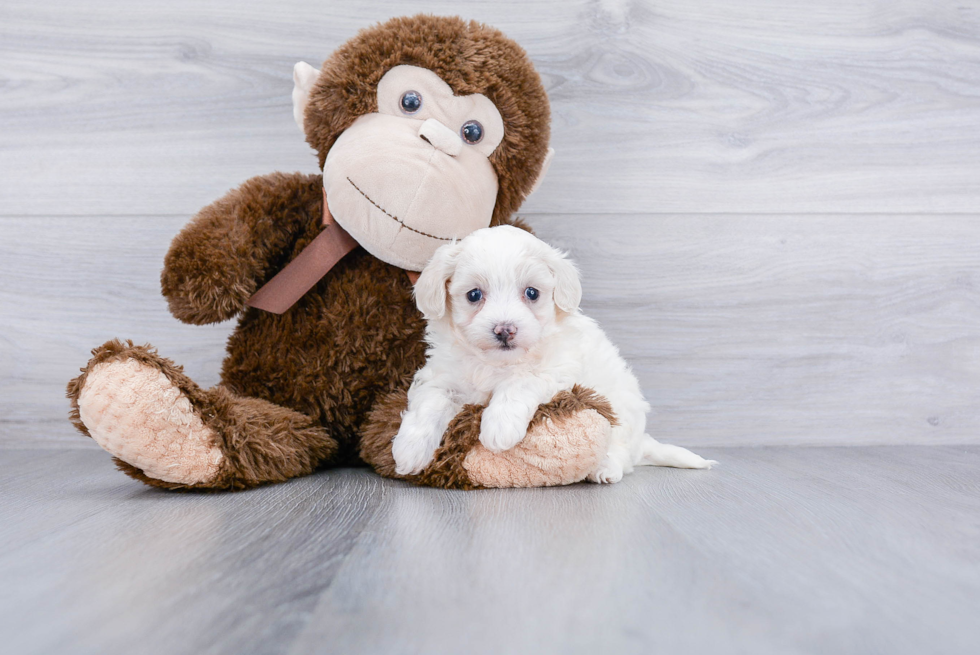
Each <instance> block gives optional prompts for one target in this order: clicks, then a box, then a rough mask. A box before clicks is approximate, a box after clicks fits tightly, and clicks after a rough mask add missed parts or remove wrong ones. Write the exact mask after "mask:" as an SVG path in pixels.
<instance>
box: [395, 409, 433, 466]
mask: <svg viewBox="0 0 980 655" xmlns="http://www.w3.org/2000/svg"><path fill="white" fill-rule="evenodd" d="M406 418H407V417H406ZM428 436H429V435H427V434H426V433H425V431H424V430H422V429H421V426H418V425H416V424H414V422H412V421H405V420H403V422H402V427H401V429H399V430H398V434H397V435H395V438H394V440H393V441H392V442H391V456H392V457H394V458H395V473H397V474H398V475H415V474H416V473H420V472H421V471H422V469H424V468H425V467H426V465H427V464H428V463H429V462H431V461H432V457H433V455H435V448H432V447H431V446H430V445H429V443H428V441H429V440H428V438H427V437H428Z"/></svg>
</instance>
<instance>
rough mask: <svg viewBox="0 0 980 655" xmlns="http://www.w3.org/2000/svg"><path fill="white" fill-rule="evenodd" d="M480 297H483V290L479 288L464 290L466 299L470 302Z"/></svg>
mask: <svg viewBox="0 0 980 655" xmlns="http://www.w3.org/2000/svg"><path fill="white" fill-rule="evenodd" d="M481 298H483V292H482V291H480V290H479V289H470V290H469V291H467V292H466V299H467V300H469V301H470V302H480V299H481Z"/></svg>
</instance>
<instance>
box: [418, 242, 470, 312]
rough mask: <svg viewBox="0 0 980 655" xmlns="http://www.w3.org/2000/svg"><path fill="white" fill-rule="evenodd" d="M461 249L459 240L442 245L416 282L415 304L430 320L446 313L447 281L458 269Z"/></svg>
mask: <svg viewBox="0 0 980 655" xmlns="http://www.w3.org/2000/svg"><path fill="white" fill-rule="evenodd" d="M461 249H462V246H461V245H460V244H459V243H458V242H457V243H447V244H446V245H444V246H440V247H439V248H438V249H437V250H436V254H434V255H433V256H432V259H430V260H429V263H428V264H426V265H425V268H423V269H422V274H421V275H419V279H418V281H417V282H416V283H415V304H416V305H417V306H418V308H419V311H420V312H422V315H423V316H425V317H426V318H427V319H429V320H435V319H440V318H442V317H443V316H445V314H446V294H447V293H448V291H447V289H446V283H448V282H449V279H450V278H451V277H452V276H453V272H454V271H455V270H456V260H457V259H458V258H459V251H460V250H461Z"/></svg>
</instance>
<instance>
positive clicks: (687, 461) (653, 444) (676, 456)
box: [640, 434, 718, 469]
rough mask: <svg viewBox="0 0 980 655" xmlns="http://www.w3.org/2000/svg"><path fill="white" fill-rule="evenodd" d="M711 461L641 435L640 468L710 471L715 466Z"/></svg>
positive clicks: (684, 449)
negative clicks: (665, 467)
mask: <svg viewBox="0 0 980 655" xmlns="http://www.w3.org/2000/svg"><path fill="white" fill-rule="evenodd" d="M717 463H718V462H716V461H715V460H713V459H705V458H703V457H701V456H700V455H695V454H694V453H692V452H691V451H690V450H688V449H687V448H681V447H680V446H672V445H670V444H667V443H660V442H659V441H657V440H656V439H654V438H653V437H651V436H650V435H649V434H645V435H643V457H642V458H641V459H640V465H641V466H673V467H674V468H678V469H710V468H711V467H712V466H714V465H715V464H717Z"/></svg>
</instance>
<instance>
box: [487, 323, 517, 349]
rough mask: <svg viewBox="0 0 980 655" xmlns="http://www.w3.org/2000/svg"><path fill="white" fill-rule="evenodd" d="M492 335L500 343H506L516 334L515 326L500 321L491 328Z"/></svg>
mask: <svg viewBox="0 0 980 655" xmlns="http://www.w3.org/2000/svg"><path fill="white" fill-rule="evenodd" d="M493 334H494V337H496V339H497V341H499V342H500V343H504V344H505V343H507V342H508V341H510V340H511V339H513V338H514V337H515V336H517V326H516V325H514V324H513V323H500V324H498V325H497V326H496V327H494V328H493Z"/></svg>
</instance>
